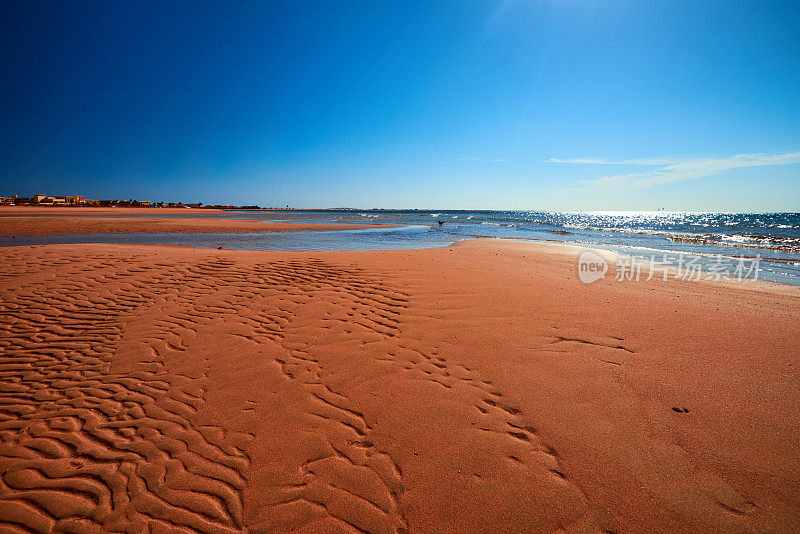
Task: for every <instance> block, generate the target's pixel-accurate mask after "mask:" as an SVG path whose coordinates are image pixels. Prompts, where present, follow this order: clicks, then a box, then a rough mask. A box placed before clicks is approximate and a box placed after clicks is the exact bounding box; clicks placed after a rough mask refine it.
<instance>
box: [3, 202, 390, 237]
mask: <svg viewBox="0 0 800 534" xmlns="http://www.w3.org/2000/svg"><path fill="white" fill-rule="evenodd" d="M187 212H188V213H187ZM215 213H216V214H220V213H222V212H221V211H220V210H205V209H202V210H201V209H194V210H189V209H177V208H175V209H161V208H158V209H157V208H27V209H26V208H24V207H17V206H14V207H12V208H8V207H6V208H0V235H6V236H52V235H85V234H243V233H260V232H301V231H324V230H365V229H369V228H396V227H397V225H387V224H314V223H286V222H264V221H254V220H239V219H222V218H213V217H208V215H212V216H213V215H214V214H215ZM65 215H68V216H65ZM159 215H160V217H159ZM164 215H168V216H169V217H164ZM179 215H184V217H179ZM203 216H206V217H203Z"/></svg>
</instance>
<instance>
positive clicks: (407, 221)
mask: <svg viewBox="0 0 800 534" xmlns="http://www.w3.org/2000/svg"><path fill="white" fill-rule="evenodd" d="M187 211H188V210H187ZM25 215H26V216H27V215H28V214H27V213H26V214H25ZM44 215H46V213H43V214H42V216H44ZM75 215H76V216H83V217H85V216H93V215H92V213H91V212H90V211H88V210H82V209H76V210H75ZM187 215H189V214H187ZM190 215H191V217H203V218H223V219H247V220H260V221H265V222H297V223H320V224H324V223H350V224H365V223H366V224H369V223H383V224H399V225H403V228H396V229H370V230H342V231H322V232H291V233H266V234H158V235H153V234H103V235H93V236H55V237H43V238H42V237H36V238H23V237H16V238H10V237H0V246H13V245H23V244H24V245H28V244H44V243H89V242H102V243H148V244H184V245H189V246H193V247H203V248H217V247H220V246H221V247H224V248H229V249H235V250H315V251H336V250H397V249H412V248H431V247H439V246H446V245H449V244H451V243H453V242H455V241H459V240H463V239H470V238H474V237H496V238H505V239H524V240H532V241H547V242H560V243H569V244H578V245H586V246H600V247H603V248H609V249H611V250H615V251H618V252H623V253H626V254H631V255H636V256H639V257H645V258H646V257H649V256H651V255H663V253H685V254H690V255H697V256H699V257H700V258H701V262H702V263H703V264H704V265H706V264H708V263H710V262H712V261H713V258H714V257H715V256H717V255H723V256H726V257H740V256H745V257H748V258H753V257H760V258H761V259H762V261H761V262H760V271H759V278H762V279H766V280H772V281H777V282H783V283H791V284H797V285H800V214H797V213H772V214H757V213H686V212H664V211H657V212H534V211H464V210H456V211H445V210H372V211H370V210H366V211H365V210H292V211H288V210H287V211H283V210H279V211H251V210H231V211H224V212H214V211H209V212H197V211H192V212H191V213H190ZM67 216H69V215H67ZM96 216H101V217H108V216H113V214H111V215H109V214H108V212H106V213H103V214H97V215H96ZM119 216H121V217H129V216H130V212H127V213H120V215H119ZM139 216H141V217H157V216H162V215H159V213H158V210H157V209H153V210H149V209H148V210H142V213H141V214H140V215H139ZM163 216H165V217H181V216H186V215H184V214H164V215H163ZM440 222H441V223H442V224H439V223H440ZM1 225H2V218H0V227H1Z"/></svg>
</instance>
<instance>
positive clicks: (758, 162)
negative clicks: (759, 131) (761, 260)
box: [548, 152, 800, 189]
mask: <svg viewBox="0 0 800 534" xmlns="http://www.w3.org/2000/svg"><path fill="white" fill-rule="evenodd" d="M548 161H549V162H551V163H572V164H594V165H645V166H656V167H658V168H657V169H653V170H649V171H645V172H636V173H625V174H613V175H609V176H603V177H601V178H596V179H591V180H581V182H580V183H582V184H586V185H587V188H588V189H599V188H608V187H652V186H656V185H662V184H670V183H675V182H682V181H685V180H696V179H698V178H705V177H707V176H714V175H716V174H720V173H722V172H725V171H730V170H733V169H741V168H745V167H763V166H767V165H790V164H792V163H800V152H787V153H785V154H737V155H735V156H730V157H727V158H706V159H696V160H683V161H680V160H660V159H634V160H623V161H607V160H598V159H557V158H552V159H550V160H548Z"/></svg>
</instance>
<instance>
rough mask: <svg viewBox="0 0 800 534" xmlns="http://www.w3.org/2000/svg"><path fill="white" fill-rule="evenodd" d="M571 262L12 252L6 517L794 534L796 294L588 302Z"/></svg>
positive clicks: (527, 251)
mask: <svg viewBox="0 0 800 534" xmlns="http://www.w3.org/2000/svg"><path fill="white" fill-rule="evenodd" d="M229 222H230V221H225V223H226V224H228V223H229ZM3 224H4V233H5V232H7V226H6V224H5V221H4V223H3ZM125 224H128V223H127V222H126V223H125ZM130 224H134V223H133V222H131V223H130ZM142 224H144V223H142ZM127 228H130V227H126V229H127ZM578 252H579V249H575V248H570V247H565V246H556V245H543V244H531V243H521V242H520V243H511V242H504V241H496V240H482V241H470V242H463V243H459V244H458V245H454V246H451V247H446V248H439V249H430V250H419V251H391V252H345V253H286V252H236V251H227V250H225V251H217V250H201V249H188V248H179V247H161V246H129V245H126V246H121V245H48V246H35V247H9V248H4V249H2V250H0V265H2V267H0V295H2V297H1V298H0V313H1V314H2V320H0V347H2V361H0V439H1V441H0V473H2V477H1V478H0V480H2V483H0V518H2V522H3V524H4V526H5V528H6V530H8V531H9V532H16V531H35V532H49V531H62V530H63V531H70V532H100V531H115V530H126V531H143V532H146V531H148V530H149V531H152V532H168V531H169V532H171V531H181V532H188V531H196V532H220V533H222V532H243V531H248V532H282V531H298V532H369V533H388V532H466V531H470V532H617V533H622V532H641V533H644V532H698V531H717V532H788V531H797V530H798V529H800V482H798V477H797V473H799V472H800V430H798V427H797V421H798V420H800V390H798V388H797V384H798V383H800V381H799V379H800V376H799V375H800V369H799V368H798V366H797V354H798V353H800V338H798V336H797V332H798V331H799V330H800V312H799V311H798V310H799V309H800V308H799V307H798V302H799V300H798V299H799V298H800V290H798V288H797V287H790V286H780V285H769V284H766V283H756V282H747V283H740V284H733V283H730V284H728V285H721V284H714V283H711V282H707V283H689V282H680V281H674V280H670V281H666V282H664V281H661V280H652V281H650V282H644V281H642V282H638V283H621V282H615V281H614V280H610V279H609V280H603V281H599V282H596V283H594V284H591V285H586V284H582V283H581V282H580V281H579V280H578V278H577V275H576V261H577V259H576V258H577V254H578Z"/></svg>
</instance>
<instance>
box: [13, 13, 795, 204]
mask: <svg viewBox="0 0 800 534" xmlns="http://www.w3.org/2000/svg"><path fill="white" fill-rule="evenodd" d="M799 25H800V2H795V1H789V0H785V1H770V0H752V1H739V0H707V1H706V0H491V1H490V0H470V1H465V0H452V1H437V0H420V1H411V0H409V1H402V2H400V1H398V2H388V1H386V2H384V1H376V0H368V1H363V2H361V1H348V2H331V1H319V2H306V1H302V0H292V1H278V0H275V1H263V2H245V1H241V2H218V3H208V2H197V1H192V2H178V1H174V0H170V1H167V2H161V1H158V2H138V1H137V2H132V1H130V2H129V1H125V2H116V1H113V2H108V1H105V0H103V1H98V2H90V1H70V2H65V1H60V0H59V1H53V2H38V1H31V0H24V1H19V2H12V1H4V2H2V3H1V4H0V74H1V75H2V78H1V80H2V87H1V88H0V121H1V124H2V127H0V186H1V187H0V195H5V194H11V193H17V194H20V195H30V194H32V193H37V192H44V193H48V194H84V195H86V196H87V197H89V198H102V199H105V198H125V199H127V198H136V199H149V200H156V201H158V200H164V201H178V200H182V201H184V202H197V201H201V202H205V203H212V202H221V203H236V204H261V205H282V206H283V205H287V204H289V205H291V206H293V207H336V206H349V207H361V208H370V207H386V208H392V207H395V208H403V207H418V208H441V209H447V208H451V209H455V208H464V209H477V208H486V209H540V210H571V209H575V210H578V209H609V210H611V209H614V210H617V209H657V208H666V209H674V210H725V211H800V29H799V28H800V26H799Z"/></svg>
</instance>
